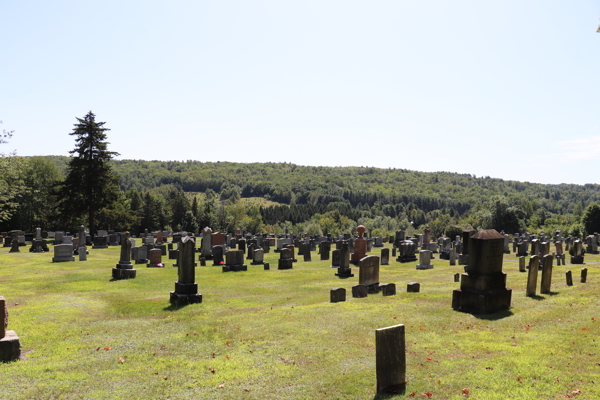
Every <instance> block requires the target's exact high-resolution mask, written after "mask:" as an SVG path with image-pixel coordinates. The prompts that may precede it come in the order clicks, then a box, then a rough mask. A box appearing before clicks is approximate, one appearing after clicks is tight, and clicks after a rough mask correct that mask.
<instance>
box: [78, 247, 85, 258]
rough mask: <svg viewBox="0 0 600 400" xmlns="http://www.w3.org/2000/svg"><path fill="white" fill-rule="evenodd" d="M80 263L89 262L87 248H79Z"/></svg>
mask: <svg viewBox="0 0 600 400" xmlns="http://www.w3.org/2000/svg"><path fill="white" fill-rule="evenodd" d="M79 261H87V248H86V247H80V248H79Z"/></svg>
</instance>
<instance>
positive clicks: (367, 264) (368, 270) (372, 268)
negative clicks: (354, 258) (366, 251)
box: [358, 256, 379, 293]
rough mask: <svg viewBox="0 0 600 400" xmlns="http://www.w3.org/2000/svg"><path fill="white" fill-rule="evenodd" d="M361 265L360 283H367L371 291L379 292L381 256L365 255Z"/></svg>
mask: <svg viewBox="0 0 600 400" xmlns="http://www.w3.org/2000/svg"><path fill="white" fill-rule="evenodd" d="M359 267H360V268H359V274H358V283H359V285H365V286H366V287H367V290H368V292H369V293H379V257H377V256H367V257H363V258H362V259H361V260H360V263H359Z"/></svg>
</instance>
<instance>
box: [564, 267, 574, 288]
mask: <svg viewBox="0 0 600 400" xmlns="http://www.w3.org/2000/svg"><path fill="white" fill-rule="evenodd" d="M565 278H566V280H567V286H573V274H572V273H571V271H567V272H565Z"/></svg>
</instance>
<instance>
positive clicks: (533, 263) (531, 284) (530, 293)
mask: <svg viewBox="0 0 600 400" xmlns="http://www.w3.org/2000/svg"><path fill="white" fill-rule="evenodd" d="M539 267H540V258H539V257H538V256H532V257H531V258H530V259H529V274H528V275H527V291H526V292H525V295H526V296H527V297H534V296H535V291H536V288H537V276H538V270H539V269H540V268H539Z"/></svg>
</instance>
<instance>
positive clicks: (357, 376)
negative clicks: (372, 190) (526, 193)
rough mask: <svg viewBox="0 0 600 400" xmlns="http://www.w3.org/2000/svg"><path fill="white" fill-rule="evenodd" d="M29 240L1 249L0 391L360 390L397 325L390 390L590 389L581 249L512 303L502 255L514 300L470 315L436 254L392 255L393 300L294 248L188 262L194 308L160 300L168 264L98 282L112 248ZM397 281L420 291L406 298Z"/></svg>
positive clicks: (590, 323)
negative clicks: (6, 345)
mask: <svg viewBox="0 0 600 400" xmlns="http://www.w3.org/2000/svg"><path fill="white" fill-rule="evenodd" d="M138 243H139V239H138ZM28 248H29V246H27V248H22V251H21V253H17V254H9V253H8V251H9V248H0V295H3V296H4V297H5V298H6V300H7V304H8V308H9V327H8V329H12V330H15V331H16V332H17V334H18V335H19V336H20V338H21V349H22V353H23V355H24V356H25V357H26V358H27V360H21V361H17V362H13V363H8V364H0V382H1V386H0V387H1V390H0V398H1V399H11V400H12V399H44V400H48V399H128V400H130V399H217V398H218V399H374V398H376V396H375V383H376V380H375V329H377V328H381V327H385V326H390V325H395V324H399V323H403V324H405V325H406V345H407V349H406V352H407V355H406V359H407V380H408V384H407V391H406V394H405V395H404V397H409V396H410V395H411V394H412V393H413V392H414V393H415V395H414V398H422V397H423V394H424V393H431V394H432V396H431V398H436V399H446V398H449V399H464V398H466V397H467V396H465V394H463V389H465V388H466V389H468V398H470V399H509V398H510V399H536V398H541V399H563V398H565V396H572V397H573V398H580V399H597V398H600V349H599V348H598V343H596V341H595V340H596V339H600V336H599V333H600V326H599V325H600V307H599V303H600V298H599V294H600V274H599V273H598V262H600V256H598V255H592V256H590V255H586V257H585V260H586V265H584V266H587V267H588V269H589V272H588V283H586V284H580V283H579V270H580V268H581V266H575V265H569V263H568V261H567V266H560V267H557V266H555V267H554V272H553V279H552V294H551V295H541V296H538V297H537V298H535V299H533V298H527V297H525V285H526V280H527V274H526V273H519V272H518V262H517V258H516V257H515V256H514V254H510V255H505V256H504V257H505V258H504V260H505V262H504V272H506V273H507V274H508V287H509V288H512V289H513V293H512V308H511V309H510V312H507V313H502V314H496V315H489V316H479V317H477V316H473V315H470V314H465V313H460V312H456V311H453V310H452V308H451V299H452V290H453V289H455V288H457V287H458V286H459V284H458V283H454V282H453V274H454V273H456V272H461V270H462V268H463V267H462V266H458V265H457V266H452V267H450V266H448V261H445V260H438V259H436V260H434V261H433V264H434V269H431V270H425V271H417V270H416V269H415V264H416V263H415V262H413V263H408V264H400V263H397V262H396V261H395V260H394V259H393V258H391V257H390V258H391V261H390V262H391V265H388V266H382V267H381V272H380V279H381V282H382V283H384V282H394V283H396V285H397V290H398V293H397V295H396V296H391V297H383V296H381V295H369V297H368V298H365V299H353V298H352V297H351V291H350V289H351V287H352V285H355V284H357V283H358V268H353V270H354V273H355V277H354V278H349V279H345V280H342V279H339V278H337V277H336V276H334V273H335V272H336V270H334V269H332V268H330V267H329V266H330V263H331V261H319V256H318V255H317V254H316V252H315V253H313V255H312V259H313V262H310V263H304V262H303V261H302V257H301V256H297V258H298V262H297V263H295V265H294V269H292V270H286V271H278V270H277V258H278V254H276V253H273V252H271V253H270V254H266V255H265V261H267V262H270V264H271V270H270V271H264V270H263V268H262V267H260V266H252V265H250V262H249V261H248V262H247V264H248V272H237V273H236V272H229V273H222V272H221V269H220V268H219V267H212V266H207V267H200V266H198V268H197V270H196V282H197V283H198V285H199V291H200V293H201V294H203V295H204V302H203V303H202V304H198V305H190V306H187V307H184V308H181V309H179V310H172V309H170V308H169V304H168V299H169V292H170V291H172V290H174V283H175V281H176V279H177V269H176V268H173V267H172V262H173V261H174V260H166V257H163V260H164V261H165V262H166V264H167V267H166V268H164V269H153V268H146V267H145V266H144V265H138V266H137V278H136V279H133V280H125V281H115V282H110V279H111V268H112V267H114V266H115V264H116V263H117V262H118V261H119V248H118V247H111V248H109V249H98V250H94V249H91V248H90V255H89V257H88V261H86V262H79V261H75V262H69V263H56V264H53V263H52V262H51V259H52V254H53V253H52V246H50V250H51V253H46V254H32V253H29V252H28V251H27V250H28ZM371 254H379V250H378V249H375V248H374V252H373V253H371ZM567 259H568V257H567ZM207 265H212V263H211V262H209V263H208V264H207ZM568 269H571V270H572V271H573V275H574V276H573V278H574V279H573V280H574V282H575V285H574V286H572V287H567V286H566V283H565V277H564V275H565V271H567V270H568ZM539 279H541V273H540V274H539V275H538V293H539ZM411 281H417V282H420V283H421V293H406V284H407V283H408V282H411ZM340 286H341V287H345V288H346V289H347V291H348V292H347V301H346V302H344V303H337V304H330V303H329V289H331V288H334V287H340ZM596 381H597V382H596ZM577 391H579V392H577ZM573 392H575V393H573ZM398 397H403V396H398ZM425 397H427V396H425Z"/></svg>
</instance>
